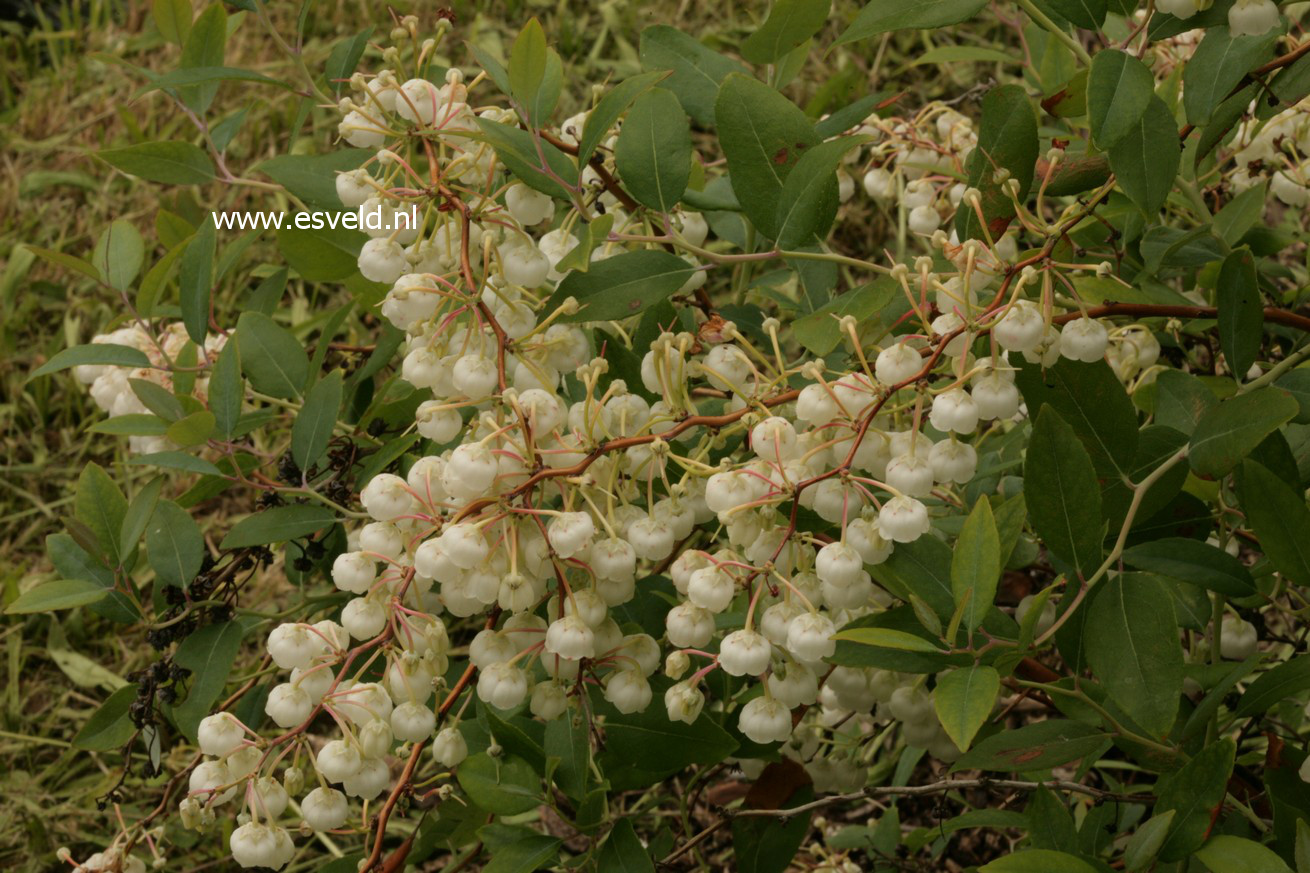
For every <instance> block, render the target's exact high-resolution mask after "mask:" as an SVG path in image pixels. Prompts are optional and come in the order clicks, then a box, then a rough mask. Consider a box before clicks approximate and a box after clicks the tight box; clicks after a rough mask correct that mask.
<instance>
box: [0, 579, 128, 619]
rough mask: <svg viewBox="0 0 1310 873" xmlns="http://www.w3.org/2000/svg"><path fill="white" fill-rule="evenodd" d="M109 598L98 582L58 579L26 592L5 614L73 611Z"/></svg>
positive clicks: (10, 605) (19, 596)
mask: <svg viewBox="0 0 1310 873" xmlns="http://www.w3.org/2000/svg"><path fill="white" fill-rule="evenodd" d="M108 596H109V589H108V588H105V587H104V586H103V585H101V584H100V583H98V582H88V581H86V580H85V579H56V580H54V581H53V582H42V583H41V584H40V585H38V586H36V587H35V588H33V589H31V590H30V591H24V592H23V593H22V594H20V595H18V597H17V598H15V600H14V602H13V603H11V604H9V606H8V607H6V608H5V613H6V614H8V615H21V614H24V613H29V612H51V611H53V610H56V609H72V608H73V607H74V606H86V605H88V604H91V603H95V602H96V601H98V600H104V599H105V598H106V597H108Z"/></svg>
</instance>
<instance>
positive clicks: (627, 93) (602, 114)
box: [578, 70, 670, 165]
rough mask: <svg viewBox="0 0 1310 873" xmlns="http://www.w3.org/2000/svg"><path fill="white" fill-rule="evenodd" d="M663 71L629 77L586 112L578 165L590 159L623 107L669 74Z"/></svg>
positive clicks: (626, 106) (625, 107)
mask: <svg viewBox="0 0 1310 873" xmlns="http://www.w3.org/2000/svg"><path fill="white" fill-rule="evenodd" d="M669 75H670V73H669V71H667V70H651V71H650V72H647V73H638V74H637V75H635V76H629V77H628V78H626V79H624V80H623V81H622V82H620V83H619V84H617V85H615V86H614V87H613V88H611V89H610V90H609V93H607V94H606V95H605V96H604V97H602V98H601V99H600V102H599V103H597V104H596V108H595V109H593V110H591V111H590V112H588V113H587V121H586V123H585V124H583V126H582V137H581V139H579V140H578V164H579V165H581V164H585V163H587V161H588V160H589V159H590V158H591V155H592V152H594V151H596V146H598V145H600V144H601V141H602V140H604V139H605V138H606V137H607V136H608V135H609V132H610V129H611V128H613V127H614V123H615V122H616V121H618V120H619V116H621V115H622V114H623V113H624V112H625V111H627V108H628V107H629V106H631V105H632V101H633V100H636V99H637V97H638V95H640V94H642V93H643V92H644V91H646V89H648V88H651V87H653V86H654V85H657V84H659V83H660V82H662V81H664V80H665V79H667V78H668V77H669Z"/></svg>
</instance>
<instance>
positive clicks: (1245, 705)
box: [1233, 655, 1310, 718]
mask: <svg viewBox="0 0 1310 873" xmlns="http://www.w3.org/2000/svg"><path fill="white" fill-rule="evenodd" d="M1306 690H1310V656H1307V655H1298V656H1297V657H1294V658H1292V659H1291V660H1289V661H1284V662H1283V663H1281V664H1278V665H1277V666H1275V667H1274V668H1273V669H1271V670H1267V671H1265V672H1264V673H1261V674H1260V675H1259V676H1257V677H1256V679H1255V681H1254V682H1252V683H1251V684H1250V685H1249V686H1248V687H1247V689H1246V691H1245V692H1244V693H1243V694H1242V699H1241V700H1240V701H1238V703H1237V708H1236V709H1235V710H1234V711H1233V715H1235V716H1237V717H1238V718H1249V717H1251V716H1258V715H1261V714H1262V713H1265V712H1268V711H1270V710H1272V709H1273V708H1274V707H1275V706H1277V705H1278V704H1279V703H1280V702H1282V701H1284V700H1287V699H1289V698H1291V697H1296V696H1297V695H1300V694H1301V693H1303V692H1304V691H1306Z"/></svg>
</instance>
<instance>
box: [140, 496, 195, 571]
mask: <svg viewBox="0 0 1310 873" xmlns="http://www.w3.org/2000/svg"><path fill="white" fill-rule="evenodd" d="M146 557H147V558H148V559H149V561H150V567H151V569H152V570H154V571H155V576H156V577H158V579H159V581H160V582H162V583H164V584H165V585H172V586H174V587H177V588H184V587H186V586H187V585H189V584H190V583H191V580H192V579H195V578H196V574H197V573H199V572H200V566H201V564H202V563H203V561H204V559H205V539H204V537H203V536H201V534H200V527H199V526H198V525H197V524H196V522H195V520H194V519H193V518H191V514H190V513H189V512H187V511H186V510H185V509H183V508H182V507H180V506H178V505H177V504H176V503H174V502H173V501H171V500H161V501H160V502H159V504H158V506H156V507H155V515H154V518H152V519H151V522H150V526H149V527H148V528H147V529H146Z"/></svg>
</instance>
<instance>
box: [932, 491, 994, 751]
mask: <svg viewBox="0 0 1310 873" xmlns="http://www.w3.org/2000/svg"><path fill="white" fill-rule="evenodd" d="M978 502H979V503H980V504H983V505H986V503H987V501H986V500H979V501H978ZM1000 690H1001V676H1000V674H999V673H997V672H996V669H995V668H994V667H987V666H983V665H977V664H976V665H974V666H972V667H963V668H961V669H959V670H952V671H951V672H949V673H946V674H944V675H942V676H941V677H939V678H938V680H937V687H936V689H934V690H933V693H932V702H933V706H934V708H936V710H937V718H938V719H940V720H941V723H942V729H943V730H945V731H946V734H947V736H949V737H950V738H951V740H952V741H953V742H954V743H955V745H956V746H958V747H959V749H960V751H962V752H967V751H969V746H970V745H971V744H972V743H973V738H974V737H975V736H977V734H978V729H979V728H981V727H982V726H983V723H984V722H986V721H987V716H989V715H991V713H992V706H993V705H994V704H995V703H996V695H997V693H998V692H1000Z"/></svg>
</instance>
